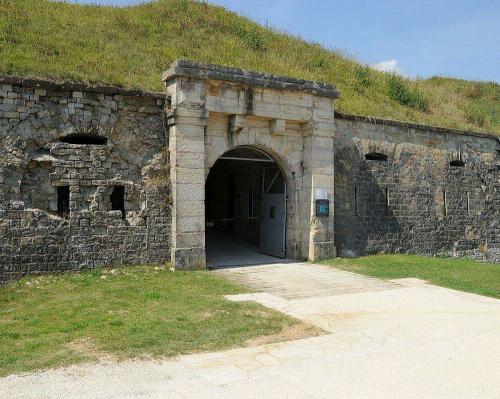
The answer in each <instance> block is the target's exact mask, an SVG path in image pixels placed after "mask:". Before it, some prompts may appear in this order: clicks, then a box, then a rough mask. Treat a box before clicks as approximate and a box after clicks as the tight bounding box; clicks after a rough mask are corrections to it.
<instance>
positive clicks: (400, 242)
mask: <svg viewBox="0 0 500 399" xmlns="http://www.w3.org/2000/svg"><path fill="white" fill-rule="evenodd" d="M335 159H336V161H335V182H336V183H335V196H336V198H335V240H336V246H337V251H338V253H339V255H340V256H343V257H352V256H361V255H366V254H370V253H384V252H410V253H421V254H432V255H435V254H440V253H442V254H447V255H461V254H464V253H466V251H470V250H475V249H478V248H480V247H481V246H484V243H491V245H495V243H494V241H495V237H494V231H495V229H494V227H493V228H491V227H489V228H488V226H487V224H488V223H487V221H485V216H486V215H487V214H488V209H490V208H492V201H491V197H492V196H491V195H490V194H488V191H489V190H491V187H492V184H490V183H485V181H484V176H483V175H485V173H484V170H483V169H484V167H483V166H484V162H481V160H479V161H478V160H475V159H474V157H473V154H468V153H465V154H462V153H460V154H459V155H458V156H457V154H453V153H451V152H447V151H441V150H437V149H434V148H427V147H423V146H418V145H412V144H400V145H391V144H377V143H374V142H371V141H368V140H360V141H359V142H357V143H356V144H355V145H352V146H347V147H342V148H339V149H338V150H337V153H336V158H335ZM486 175H488V173H486ZM493 206H494V204H493ZM493 212H494V211H493ZM490 214H491V212H490ZM478 226H482V227H481V228H478ZM497 241H498V239H497Z"/></svg>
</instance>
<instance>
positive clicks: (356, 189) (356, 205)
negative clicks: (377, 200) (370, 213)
mask: <svg viewBox="0 0 500 399" xmlns="http://www.w3.org/2000/svg"><path fill="white" fill-rule="evenodd" d="M354 215H355V216H358V188H357V187H354Z"/></svg>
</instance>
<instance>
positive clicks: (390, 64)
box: [370, 60, 403, 75]
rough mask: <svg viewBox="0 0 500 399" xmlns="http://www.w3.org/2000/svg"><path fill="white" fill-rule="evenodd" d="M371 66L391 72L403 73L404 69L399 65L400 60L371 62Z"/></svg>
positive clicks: (381, 70)
mask: <svg viewBox="0 0 500 399" xmlns="http://www.w3.org/2000/svg"><path fill="white" fill-rule="evenodd" d="M370 67H371V68H373V69H375V70H377V71H380V72H390V73H397V74H398V75H403V71H402V69H401V68H400V67H399V65H398V60H387V61H382V62H379V63H378V64H371V65H370Z"/></svg>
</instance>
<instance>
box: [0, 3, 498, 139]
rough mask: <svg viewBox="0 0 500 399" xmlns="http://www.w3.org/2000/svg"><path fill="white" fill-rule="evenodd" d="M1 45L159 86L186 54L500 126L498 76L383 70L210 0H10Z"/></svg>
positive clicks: (426, 119) (19, 59) (431, 120)
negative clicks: (416, 76)
mask: <svg viewBox="0 0 500 399" xmlns="http://www.w3.org/2000/svg"><path fill="white" fill-rule="evenodd" d="M334 45H335V46H337V47H342V43H336V44H334ZM0 54H1V57H0V74H14V75H29V76H41V77H53V78H62V79H77V80H85V81H92V82H102V83H109V84H115V85H123V86H126V87H136V88H141V89H148V90H158V91H161V90H162V89H163V87H162V82H161V79H160V75H161V72H162V71H164V70H166V69H167V68H168V66H169V65H170V63H171V62H172V61H174V60H175V59H178V58H184V59H190V60H194V61H201V62H209V63H216V64H221V65H228V66H235V67H240V68H245V69H251V70H256V71H263V72H270V73H274V74H278V75H287V76H293V77H298V78H303V79H313V80H319V81H325V82H330V83H333V84H335V85H337V87H338V88H339V89H340V91H341V93H342V97H341V99H340V100H339V101H338V107H337V109H338V110H340V111H343V112H346V113H353V114H360V115H368V116H376V117H382V118H391V119H397V120H402V121H413V122H419V123H424V124H430V125H437V126H443V127H448V128H460V129H466V130H481V131H490V132H493V133H497V134H500V86H499V85H498V84H497V83H493V82H471V81H465V80H457V79H449V78H440V77H436V78H431V79H420V80H408V79H404V78H402V77H398V76H393V75H390V74H387V73H381V72H377V71H374V70H372V69H370V68H368V67H366V66H364V65H362V64H360V63H359V62H357V61H356V60H355V59H352V58H350V57H348V56H346V55H345V54H344V52H340V51H335V50H334V51H332V50H328V49H325V48H323V47H322V46H321V45H319V44H317V43H309V42H306V41H304V40H301V39H300V38H297V37H294V36H291V35H288V34H285V33H283V32H279V31H276V30H273V29H269V28H265V27H263V26H260V25H258V24H257V23H254V22H252V21H250V20H248V19H246V18H244V17H241V16H238V15H236V14H235V13H233V12H230V11H228V10H226V9H225V8H222V7H218V6H213V5H210V4H207V3H205V2H194V1H190V0H159V1H156V2H152V3H146V4H141V5H138V6H134V7H126V8H118V7H103V6H90V5H85V6H83V5H78V4H68V3H63V2H52V1H49V0H1V1H0Z"/></svg>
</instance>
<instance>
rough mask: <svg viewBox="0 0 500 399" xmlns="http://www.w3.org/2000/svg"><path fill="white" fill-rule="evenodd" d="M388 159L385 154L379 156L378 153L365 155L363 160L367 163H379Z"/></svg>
mask: <svg viewBox="0 0 500 399" xmlns="http://www.w3.org/2000/svg"><path fill="white" fill-rule="evenodd" d="M388 158H389V157H388V156H387V155H385V154H381V153H380V152H370V153H368V154H366V155H365V159H366V160H367V161H379V162H387V159H388Z"/></svg>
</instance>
